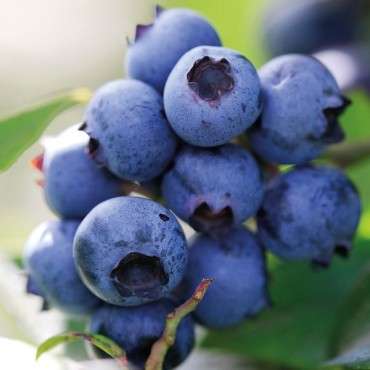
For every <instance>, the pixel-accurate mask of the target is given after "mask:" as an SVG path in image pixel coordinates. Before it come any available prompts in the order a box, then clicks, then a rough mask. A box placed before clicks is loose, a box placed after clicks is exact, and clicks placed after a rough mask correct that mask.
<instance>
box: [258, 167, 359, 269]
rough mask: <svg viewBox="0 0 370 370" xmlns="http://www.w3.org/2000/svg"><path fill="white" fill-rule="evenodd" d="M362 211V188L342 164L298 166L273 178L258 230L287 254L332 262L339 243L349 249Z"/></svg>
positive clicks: (280, 252)
mask: <svg viewBox="0 0 370 370" xmlns="http://www.w3.org/2000/svg"><path fill="white" fill-rule="evenodd" d="M360 212H361V204H360V199H359V196H358V194H357V191H356V189H355V188H354V186H353V184H352V183H351V182H350V180H349V179H348V178H347V177H346V176H345V175H344V174H343V173H341V172H340V171H339V170H336V169H333V168H326V167H317V168H315V167H308V166H305V167H301V168H296V169H293V170H292V171H290V172H287V173H285V174H282V175H280V176H277V177H276V178H275V179H273V180H272V182H271V183H270V184H269V186H268V188H267V190H266V195H265V199H264V202H263V205H262V209H261V211H260V212H259V216H258V230H259V236H260V238H261V241H262V242H263V244H264V245H265V247H266V248H268V249H270V250H271V251H272V252H273V253H275V254H276V255H278V256H280V257H281V258H283V259H287V260H311V261H313V262H317V263H319V264H322V265H328V264H329V263H330V261H331V258H332V255H333V253H334V252H335V249H336V248H337V247H339V248H340V249H342V252H343V251H346V252H349V250H350V248H351V240H352V237H353V235H354V233H355V231H356V228H357V225H358V222H359V217H360Z"/></svg>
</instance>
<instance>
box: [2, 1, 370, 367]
mask: <svg viewBox="0 0 370 370" xmlns="http://www.w3.org/2000/svg"><path fill="white" fill-rule="evenodd" d="M298 3H299V4H298ZM232 4H233V5H232V6H229V7H228V8H227V9H225V4H224V2H222V1H214V2H212V5H210V3H208V2H196V1H188V2H187V4H186V5H187V7H188V8H189V9H183V8H177V7H176V5H178V6H182V5H183V4H182V2H181V1H174V2H171V6H173V7H174V8H173V9H165V8H164V7H161V6H157V7H156V8H155V10H154V12H153V13H154V20H153V24H151V25H138V26H137V27H136V33H135V36H134V38H133V39H132V40H128V43H129V44H128V51H127V53H126V55H125V58H124V62H123V64H124V65H125V70H126V72H127V75H126V76H125V77H124V78H123V76H122V79H119V80H115V81H109V82H107V83H106V84H104V85H103V86H102V87H100V88H99V89H98V90H97V91H95V92H94V93H92V92H90V91H89V90H87V89H84V88H77V89H75V90H72V91H70V92H67V93H65V94H64V95H62V96H55V97H53V98H51V99H49V100H48V101H45V102H42V103H39V104H37V105H34V106H31V107H28V108H26V109H24V110H21V111H20V112H18V113H16V114H14V115H10V116H8V117H5V118H3V119H1V120H0V144H1V145H0V170H1V171H5V170H7V169H8V168H9V167H10V166H11V165H12V164H13V163H14V162H15V161H16V160H17V159H18V158H19V156H21V155H22V153H23V152H24V151H25V150H26V149H27V148H28V147H29V146H30V145H32V144H33V143H35V142H36V141H37V140H38V139H39V138H40V136H41V135H42V133H43V131H44V130H45V128H46V127H47V126H48V125H49V123H50V122H52V120H53V119H54V118H55V117H56V116H57V115H59V114H60V113H61V112H62V111H64V110H67V109H69V108H70V107H72V106H74V105H77V104H86V109H85V113H84V115H83V116H82V117H81V122H79V123H77V124H74V125H73V126H71V127H69V128H68V129H67V130H65V131H63V132H62V133H60V134H59V135H57V136H55V137H52V138H47V139H44V140H43V141H42V145H43V152H42V153H41V154H40V155H38V156H37V157H36V158H35V159H34V160H33V161H32V165H33V167H34V168H35V169H36V170H37V171H39V172H40V174H41V176H42V179H41V180H40V181H39V185H41V191H42V192H43V193H44V197H45V201H46V203H47V205H48V206H49V208H50V210H51V211H52V212H53V213H54V214H55V215H56V216H57V218H58V220H52V221H46V222H44V223H43V224H41V225H39V226H38V227H37V228H36V229H35V230H34V231H33V232H32V234H31V235H30V237H29V239H28V240H27V242H26V243H25V252H24V257H23V261H21V264H23V265H24V270H25V273H26V275H27V279H25V280H26V281H25V283H24V285H25V289H26V290H27V293H30V294H33V295H36V296H38V297H39V298H40V308H42V309H43V310H49V309H57V310H60V311H62V312H63V313H64V314H65V315H66V317H73V318H74V319H75V320H76V322H77V323H78V325H77V326H78V330H71V331H68V332H66V333H62V334H57V333H56V335H55V336H53V337H51V338H50V339H48V340H46V341H45V342H43V343H41V344H40V346H39V348H38V351H37V357H40V356H41V355H42V354H43V353H44V352H46V351H48V350H50V349H52V348H54V347H55V346H57V345H58V344H61V343H68V342H73V341H75V340H76V339H83V340H85V341H86V342H87V345H86V349H85V350H84V351H83V352H84V353H85V352H86V353H88V354H89V356H91V357H92V358H95V359H99V358H106V357H113V358H115V359H116V361H117V364H118V366H120V367H121V368H124V369H128V368H131V367H133V368H138V369H146V370H161V369H172V368H174V367H177V366H178V365H180V364H181V363H183V362H184V361H186V359H187V358H188V356H189V355H190V353H191V352H192V350H193V348H194V346H195V343H196V340H195V339H196V332H195V327H196V326H201V327H203V328H204V329H205V332H204V335H202V337H201V338H200V339H199V341H198V342H199V346H200V347H201V348H203V349H206V350H208V351H218V352H225V353H232V354H235V355H238V356H239V357H242V358H246V359H248V361H251V362H252V363H253V364H254V366H255V367H256V368H258V369H259V368H260V369H270V368H271V369H283V368H284V369H325V368H328V369H347V368H349V369H368V368H370V350H369V348H370V347H369V346H370V340H369V330H370V322H369V319H368V316H369V303H370V288H369V284H370V267H369V261H370V248H369V244H370V233H369V227H370V216H369V215H370V213H369V212H370V190H369V189H370V187H369V183H370V176H369V168H368V167H369V161H368V158H369V157H370V141H369V139H364V137H365V138H366V137H370V129H369V127H368V125H366V124H365V123H366V122H365V121H366V119H367V118H368V117H369V116H370V108H369V102H368V93H369V86H370V71H369V67H368V64H367V61H368V59H367V58H370V56H369V55H370V51H369V49H367V47H366V45H365V46H364V41H366V40H367V42H368V40H369V33H368V27H367V22H368V14H367V12H368V11H369V7H368V4H367V3H366V1H362V0H356V1H354V2H353V4H352V2H351V1H350V0H340V1H334V0H301V1H300V2H297V4H295V5H294V6H292V7H291V8H289V7H288V6H287V2H286V1H285V2H284V1H278V2H276V3H275V4H274V6H273V7H272V6H271V5H270V6H268V4H266V7H265V8H266V9H267V10H265V13H262V9H263V7H262V6H261V4H258V5H257V4H254V5H253V4H252V3H251V5H248V6H246V5H245V4H244V2H243V1H239V0H237V1H234V2H233V3H232ZM350 4H352V5H353V6H351V5H350ZM244 10H248V11H249V13H250V14H246V13H245V11H244ZM258 11H259V12H260V13H258ZM349 11H350V14H351V15H352V16H351V17H349V16H346V15H347V14H348V12H349ZM252 14H253V16H252ZM257 14H258V16H257ZM271 14H273V16H272V15H271ZM366 15H367V16H366ZM205 16H208V18H206V17H205ZM248 17H250V19H251V20H252V19H253V22H252V21H251V22H247V23H248V25H247V26H245V24H246V22H245V19H246V18H247V19H248ZM271 17H273V21H271V22H269V19H270V18H271ZM292 25H293V26H294V27H295V28H297V32H289V31H288V29H291V27H292ZM341 26H343V29H341ZM256 27H259V28H258V29H259V30H260V31H259V32H256V29H257V28H256ZM261 28H262V30H261ZM326 31H327V32H326ZM339 31H340V32H339ZM324 32H326V33H325V37H321V36H322V34H323V33H324ZM336 36H337V37H336ZM256 45H260V47H258V48H257V47H256ZM263 45H264V48H263ZM262 50H264V52H263V51H262ZM328 56H329V57H328ZM333 56H334V58H333ZM343 58H345V59H346V60H347V61H349V63H350V65H351V66H352V67H353V68H352V71H355V72H354V73H352V74H350V77H348V70H347V69H346V68H345V65H343V64H341V61H342V60H343ZM338 65H339V66H342V67H341V68H339V67H338ZM184 228H185V229H186V230H187V231H186V232H184ZM189 230H191V231H189ZM191 234H192V235H191ZM76 317H77V318H76ZM86 319H88V321H89V323H88V324H87V325H85V320H86Z"/></svg>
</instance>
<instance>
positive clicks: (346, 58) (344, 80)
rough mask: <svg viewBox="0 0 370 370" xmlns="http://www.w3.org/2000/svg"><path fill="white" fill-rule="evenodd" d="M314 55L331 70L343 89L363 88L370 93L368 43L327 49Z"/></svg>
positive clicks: (369, 53)
mask: <svg viewBox="0 0 370 370" xmlns="http://www.w3.org/2000/svg"><path fill="white" fill-rule="evenodd" d="M314 56H315V57H316V58H317V59H318V60H320V62H321V63H323V64H324V65H325V66H326V67H327V68H328V69H329V70H330V72H331V73H332V74H333V76H334V77H335V79H336V80H337V81H338V85H339V86H340V88H341V90H342V91H345V92H347V91H352V90H358V89H362V90H364V91H365V92H367V93H368V95H370V70H369V67H368V66H369V64H370V49H369V46H368V45H365V44H364V45H361V44H355V45H349V46H343V47H338V48H332V49H326V50H322V51H320V52H318V53H315V54H314Z"/></svg>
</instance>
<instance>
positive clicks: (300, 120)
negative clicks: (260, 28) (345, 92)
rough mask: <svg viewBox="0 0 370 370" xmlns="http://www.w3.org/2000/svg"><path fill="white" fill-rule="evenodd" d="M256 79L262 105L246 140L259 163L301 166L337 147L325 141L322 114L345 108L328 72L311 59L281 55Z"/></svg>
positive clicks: (329, 141)
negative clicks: (328, 147)
mask: <svg viewBox="0 0 370 370" xmlns="http://www.w3.org/2000/svg"><path fill="white" fill-rule="evenodd" d="M259 75H260V78H261V84H262V88H263V93H264V103H265V105H264V109H263V112H262V115H261V119H260V122H259V124H257V125H254V126H253V127H252V129H251V130H250V136H249V139H250V143H251V146H252V148H253V150H254V151H255V152H256V153H257V154H258V155H259V156H260V157H261V158H263V159H264V160H266V161H267V162H272V163H284V164H302V163H305V162H308V161H310V160H312V159H314V158H316V157H317V156H318V155H320V154H321V153H322V151H323V150H324V149H325V148H326V146H327V144H329V143H332V142H333V143H334V142H337V140H335V139H334V140H333V139H332V138H328V137H327V131H328V120H327V118H326V117H325V115H324V110H325V109H328V108H340V107H343V105H345V101H344V98H343V97H342V96H341V92H340V90H339V87H338V85H337V83H336V81H335V79H334V77H333V76H332V75H331V74H330V72H329V71H328V70H327V69H326V67H324V66H323V65H322V64H321V63H320V62H319V61H317V60H316V59H314V58H312V57H309V56H303V55H285V56H282V57H278V58H275V59H273V60H271V61H270V62H268V63H267V64H265V65H264V66H263V67H262V68H261V69H260V71H259ZM336 127H338V129H339V126H336ZM338 141H339V140H338Z"/></svg>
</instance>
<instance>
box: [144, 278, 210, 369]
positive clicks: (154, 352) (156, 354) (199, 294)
mask: <svg viewBox="0 0 370 370" xmlns="http://www.w3.org/2000/svg"><path fill="white" fill-rule="evenodd" d="M212 281H213V280H212V279H203V280H202V281H201V283H200V284H199V285H198V287H197V288H196V290H195V292H194V294H193V295H192V296H191V297H190V298H189V299H188V300H187V301H186V302H185V303H183V304H182V305H181V306H179V307H177V308H176V309H175V311H174V312H171V313H170V314H168V315H167V319H166V327H165V329H164V332H163V334H162V337H161V338H159V339H158V340H157V342H155V343H154V344H153V346H152V349H151V352H150V356H149V358H148V360H147V362H146V365H145V370H162V368H163V362H164V359H165V357H166V354H167V352H168V350H169V348H170V347H171V346H172V345H173V344H174V342H175V339H176V330H177V327H178V325H179V324H180V322H181V320H182V319H183V318H184V317H185V316H186V315H188V314H189V313H191V312H192V311H194V310H195V309H196V307H197V306H198V304H199V302H200V301H201V300H202V299H203V297H204V295H205V294H206V292H207V290H208V288H209V286H210V284H211V283H212Z"/></svg>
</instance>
